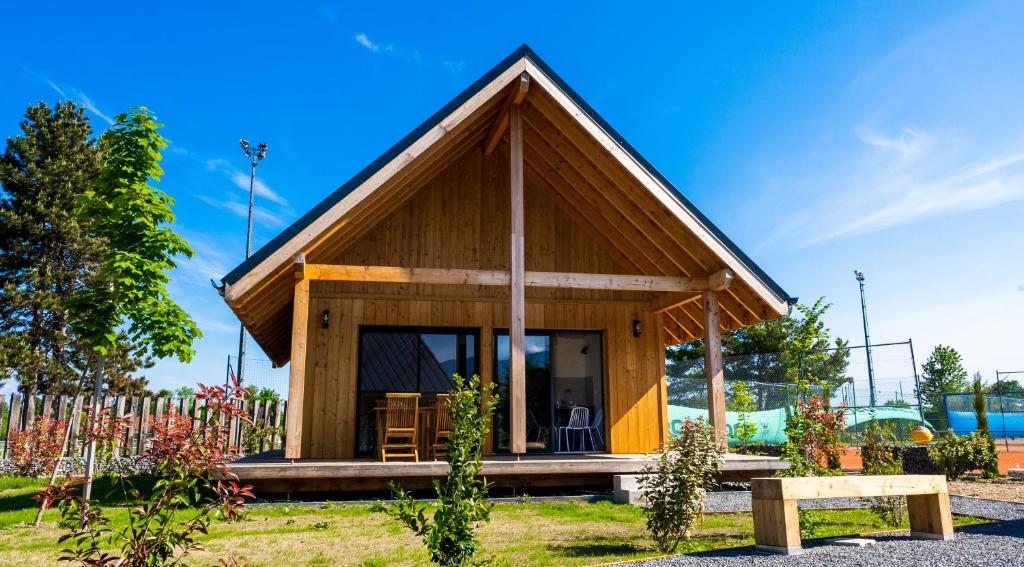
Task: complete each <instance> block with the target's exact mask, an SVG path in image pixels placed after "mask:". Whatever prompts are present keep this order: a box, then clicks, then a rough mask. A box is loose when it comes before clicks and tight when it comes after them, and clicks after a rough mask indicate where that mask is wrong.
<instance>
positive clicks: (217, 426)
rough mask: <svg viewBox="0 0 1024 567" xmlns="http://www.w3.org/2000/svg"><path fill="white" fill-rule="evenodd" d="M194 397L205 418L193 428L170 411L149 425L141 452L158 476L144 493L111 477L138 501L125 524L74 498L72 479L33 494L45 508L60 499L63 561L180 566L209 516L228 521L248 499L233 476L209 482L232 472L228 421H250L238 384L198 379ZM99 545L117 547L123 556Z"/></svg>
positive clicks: (249, 490)
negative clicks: (147, 439)
mask: <svg viewBox="0 0 1024 567" xmlns="http://www.w3.org/2000/svg"><path fill="white" fill-rule="evenodd" d="M195 399H196V400H197V401H198V400H206V407H207V409H208V411H207V414H206V415H207V417H208V419H207V420H205V421H204V422H203V423H202V424H201V425H199V426H198V427H195V426H193V421H192V419H191V418H187V417H184V416H182V415H180V414H177V413H173V412H172V413H171V414H170V415H168V416H166V419H161V422H160V423H155V424H154V425H153V431H154V437H153V439H152V440H151V441H150V443H149V446H148V448H147V449H146V452H145V455H144V456H145V458H147V459H149V460H150V461H152V463H153V467H154V475H155V476H156V481H155V482H154V483H153V485H152V489H151V490H150V491H149V493H148V494H143V493H142V491H140V490H138V489H136V488H135V486H133V485H132V483H131V482H129V480H128V479H127V478H125V477H124V476H121V475H116V474H115V475H114V477H115V480H116V481H119V482H120V484H121V489H122V491H123V493H124V494H125V495H126V496H127V497H129V498H131V499H132V500H133V501H134V502H135V505H134V506H132V507H129V508H128V509H127V514H128V520H127V526H126V527H125V528H123V529H121V530H116V529H115V528H114V527H113V526H112V525H111V522H110V520H109V518H107V516H106V514H105V512H104V511H103V509H101V508H100V507H99V506H90V505H88V503H87V502H84V501H83V499H82V498H81V497H80V496H76V495H75V494H74V489H73V486H72V485H70V484H57V485H54V486H49V487H47V488H46V489H44V490H43V491H41V492H40V493H39V494H37V495H36V498H37V499H42V500H45V503H46V504H47V505H48V504H50V503H53V502H58V503H60V506H61V515H62V519H63V521H62V525H66V526H70V531H69V532H68V533H66V534H65V535H63V536H61V538H60V540H59V543H65V542H69V545H68V546H67V547H65V548H64V549H63V550H62V553H61V560H62V561H72V562H76V563H78V564H81V565H114V564H117V565H129V566H133V567H134V566H143V565H146V566H149V565H165V564H178V563H181V560H182V559H183V558H184V556H186V555H188V554H189V553H190V552H191V551H192V550H194V549H198V548H199V544H198V542H196V540H195V538H196V536H197V535H198V534H204V533H206V532H207V529H208V528H209V525H210V522H211V521H212V518H213V516H214V514H218V515H220V516H221V517H224V518H226V519H228V520H234V519H237V518H238V517H239V514H240V511H241V509H242V508H243V507H244V505H245V499H246V498H252V497H253V494H252V487H251V486H240V485H239V484H238V482H237V481H235V480H228V481H224V480H217V481H214V480H212V478H211V473H214V472H218V473H221V474H222V476H223V475H229V474H230V473H228V472H227V470H226V465H227V462H228V460H229V456H228V455H227V453H226V452H225V451H224V446H225V444H226V443H227V436H228V423H230V421H231V420H232V419H233V418H236V417H237V418H240V419H242V420H248V414H247V413H246V412H245V410H243V409H242V408H241V407H240V405H239V404H238V401H239V400H240V399H241V388H239V387H238V384H237V383H235V384H234V385H233V386H215V387H207V386H204V385H202V384H200V385H199V391H198V392H197V393H196V394H195ZM79 520H81V521H79ZM101 547H102V548H103V549H107V550H109V549H111V548H119V549H120V553H121V555H120V556H117V555H115V554H113V553H110V552H107V551H101Z"/></svg>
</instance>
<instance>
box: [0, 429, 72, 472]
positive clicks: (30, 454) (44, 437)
mask: <svg viewBox="0 0 1024 567" xmlns="http://www.w3.org/2000/svg"><path fill="white" fill-rule="evenodd" d="M65 425H66V424H65V423H64V421H63V420H56V419H50V418H48V417H40V418H38V419H36V420H35V422H34V423H33V424H32V426H31V427H28V428H26V429H25V430H24V431H17V430H16V429H15V430H14V431H11V434H10V449H9V450H8V451H9V452H8V458H9V459H10V461H11V464H12V465H14V468H15V470H17V471H18V474H20V475H23V476H39V475H41V474H43V473H46V472H49V471H51V470H52V469H53V467H54V465H55V464H56V463H57V459H59V458H60V453H61V448H62V447H61V446H62V444H63V443H64V429H65Z"/></svg>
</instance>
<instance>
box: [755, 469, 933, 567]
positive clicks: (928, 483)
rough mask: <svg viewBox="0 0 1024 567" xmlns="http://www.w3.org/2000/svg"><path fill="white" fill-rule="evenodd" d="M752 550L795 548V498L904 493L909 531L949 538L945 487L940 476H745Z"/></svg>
mask: <svg viewBox="0 0 1024 567" xmlns="http://www.w3.org/2000/svg"><path fill="white" fill-rule="evenodd" d="M750 490H751V496H752V499H753V500H752V511H753V513H754V542H755V544H756V547H757V549H761V550H765V551H772V552H775V553H783V554H787V555H791V554H796V553H800V552H801V551H802V547H801V544H800V519H799V517H798V516H797V501H798V500H810V499H819V498H862V497H863V498H869V497H877V496H906V497H907V513H908V516H909V518H910V535H911V536H912V537H918V538H924V539H942V540H949V539H953V516H952V514H950V511H949V488H948V487H947V486H946V477H944V476H942V475H880V476H822V477H809V478H805V477H794V478H755V479H752V480H751V481H750Z"/></svg>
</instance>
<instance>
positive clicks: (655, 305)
mask: <svg viewBox="0 0 1024 567" xmlns="http://www.w3.org/2000/svg"><path fill="white" fill-rule="evenodd" d="M699 299H700V294H699V293H682V292H675V293H666V294H665V295H662V296H660V297H658V298H657V299H655V300H653V301H651V313H663V312H665V311H668V310H670V309H675V308H676V307H681V306H683V305H686V304H687V303H693V302H694V301H697V300H699Z"/></svg>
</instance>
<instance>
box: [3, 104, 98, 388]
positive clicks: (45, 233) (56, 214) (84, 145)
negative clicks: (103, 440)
mask: <svg viewBox="0 0 1024 567" xmlns="http://www.w3.org/2000/svg"><path fill="white" fill-rule="evenodd" d="M101 166H102V162H101V158H100V154H99V151H98V149H97V147H96V144H95V142H94V140H93V139H92V128H91V126H90V125H89V119H88V118H86V117H85V115H84V114H83V111H82V108H81V107H79V106H78V105H76V104H75V103H73V102H69V103H58V104H57V105H56V106H55V107H54V108H52V109H51V108H50V106H48V105H47V104H46V103H39V104H36V105H33V106H29V107H28V110H26V112H25V119H24V120H23V121H22V122H21V134H19V135H18V136H16V137H14V138H8V140H7V147H6V149H5V151H4V154H3V156H2V158H0V184H2V185H3V192H2V194H0V381H2V380H3V379H4V378H7V377H10V375H11V374H16V375H17V378H18V381H19V388H20V389H21V391H22V392H25V393H26V394H29V395H34V394H36V393H39V392H45V393H47V394H52V393H61V392H63V391H65V390H66V389H67V388H70V387H74V386H76V385H77V384H78V383H79V381H80V374H81V371H80V367H81V366H82V365H83V364H84V360H85V359H86V358H87V355H88V353H87V351H84V350H83V349H81V345H80V343H77V342H76V336H75V334H74V333H73V332H72V330H71V329H70V322H71V318H72V314H71V313H70V312H69V304H70V300H71V298H72V297H74V295H75V294H77V293H79V292H80V291H81V290H82V288H83V287H85V286H86V280H87V278H88V277H89V276H90V275H91V274H92V273H93V271H94V270H95V267H96V262H97V259H98V255H99V253H100V251H101V247H100V243H99V241H98V239H97V238H96V237H95V235H94V234H92V233H91V231H90V230H89V226H88V224H89V223H88V219H86V218H83V217H81V216H80V215H78V214H76V211H77V209H78V207H77V205H78V202H79V200H80V199H81V198H82V195H83V194H85V193H86V192H87V191H88V190H89V188H90V187H91V185H92V183H93V181H94V179H95V178H96V176H97V175H98V174H99V172H100V169H101Z"/></svg>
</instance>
